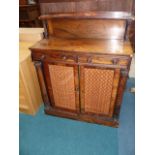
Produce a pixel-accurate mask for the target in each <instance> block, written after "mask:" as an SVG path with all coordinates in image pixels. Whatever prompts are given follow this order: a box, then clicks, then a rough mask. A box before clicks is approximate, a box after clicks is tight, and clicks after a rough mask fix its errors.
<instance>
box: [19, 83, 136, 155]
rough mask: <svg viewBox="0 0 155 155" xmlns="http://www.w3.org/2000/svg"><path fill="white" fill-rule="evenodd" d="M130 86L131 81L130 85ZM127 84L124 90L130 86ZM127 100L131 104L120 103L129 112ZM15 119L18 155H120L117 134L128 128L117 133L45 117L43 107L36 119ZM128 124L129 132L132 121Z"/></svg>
mask: <svg viewBox="0 0 155 155" xmlns="http://www.w3.org/2000/svg"><path fill="white" fill-rule="evenodd" d="M133 82H134V80H132V81H130V83H133ZM130 83H129V86H128V87H130V86H131V84H130ZM130 97H132V98H133V100H130V101H129V100H128V99H124V100H123V102H124V103H125V104H129V106H128V109H126V110H127V111H133V108H132V106H131V107H130V103H129V102H134V97H133V96H130ZM126 98H128V94H126ZM124 109H125V105H124ZM129 113H130V112H129ZM121 115H122V116H121V117H123V116H125V115H126V114H125V113H124V114H123V112H122V111H121ZM129 116H130V114H129ZM123 118H124V117H123ZM19 119H20V123H19V130H20V134H19V138H20V139H19V140H20V150H19V152H20V155H119V154H121V152H123V151H124V150H123V149H120V147H122V146H123V144H122V143H124V142H125V138H124V139H123V138H122V137H121V136H122V135H121V133H122V131H123V128H126V126H128V125H123V127H121V130H120V128H119V129H116V128H111V127H107V126H102V125H97V124H90V123H86V122H80V121H74V120H70V119H65V118H59V117H54V116H48V115H45V114H44V112H43V107H41V108H40V110H39V112H38V113H37V114H36V116H29V115H26V114H22V113H20V115H19ZM127 119H128V120H130V118H127ZM132 119H133V118H132ZM121 120H122V121H121V123H124V124H126V123H127V124H128V122H127V121H126V120H123V119H121ZM130 123H131V124H130V125H131V126H132V128H133V127H134V125H132V121H131V122H130ZM128 130H129V129H128ZM126 132H127V131H126ZM130 134H132V133H130V132H128V133H127V136H130V139H131V141H132V140H133V135H130ZM123 136H126V135H123ZM122 139H123V140H122ZM133 141H134V140H133ZM120 145H122V146H120ZM125 145H127V144H125ZM128 146H129V148H128V150H127V151H128V152H132V150H133V148H134V146H133V145H132V144H129V145H128ZM129 149H130V150H131V151H130V150H129ZM124 155H127V153H126V154H124ZM131 155H133V154H131Z"/></svg>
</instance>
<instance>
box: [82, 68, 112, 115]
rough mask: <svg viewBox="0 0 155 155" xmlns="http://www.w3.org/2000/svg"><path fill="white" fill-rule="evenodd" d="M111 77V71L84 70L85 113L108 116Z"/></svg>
mask: <svg viewBox="0 0 155 155" xmlns="http://www.w3.org/2000/svg"><path fill="white" fill-rule="evenodd" d="M113 77H114V71H113V70H101V69H88V68H85V69H84V79H85V80H84V83H85V87H84V93H85V95H84V102H85V107H84V108H85V111H86V112H92V113H96V114H106V115H108V114H109V110H110V102H111V94H112V85H113Z"/></svg>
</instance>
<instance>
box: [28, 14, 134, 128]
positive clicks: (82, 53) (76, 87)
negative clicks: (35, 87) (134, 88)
mask: <svg viewBox="0 0 155 155" xmlns="http://www.w3.org/2000/svg"><path fill="white" fill-rule="evenodd" d="M40 19H41V20H42V21H43V23H44V36H45V37H44V39H42V40H41V41H39V42H37V43H36V44H35V45H34V46H32V47H31V48H30V49H31V53H32V60H33V61H34V64H35V66H36V70H37V74H38V79H39V83H40V87H41V92H42V97H43V100H44V109H45V113H46V114H50V115H55V116H60V117H66V118H71V119H76V120H82V121H87V122H93V123H98V124H104V125H108V126H112V127H118V125H119V121H118V118H119V112H120V107H121V101H122V96H123V91H124V88H125V84H126V80H127V78H128V72H129V68H130V63H131V58H132V48H131V45H130V42H129V41H128V37H127V27H128V23H129V22H130V21H131V20H132V16H131V14H129V13H127V12H85V13H84V12H83V13H65V14H64V13H63V14H61V13H59V14H48V15H42V16H41V17H40Z"/></svg>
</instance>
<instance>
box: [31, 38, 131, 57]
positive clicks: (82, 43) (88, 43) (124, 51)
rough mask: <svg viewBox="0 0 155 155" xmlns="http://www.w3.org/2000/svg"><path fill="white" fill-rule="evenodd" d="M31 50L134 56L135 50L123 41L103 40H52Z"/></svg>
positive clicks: (42, 42)
mask: <svg viewBox="0 0 155 155" xmlns="http://www.w3.org/2000/svg"><path fill="white" fill-rule="evenodd" d="M31 49H32V50H33V51H34V52H35V51H40V50H42V51H49V52H50V51H51V52H52V50H61V51H66V53H67V52H69V51H72V52H75V53H76V52H77V53H78V52H82V53H99V54H117V55H132V53H133V50H132V47H131V44H130V42H128V41H125V42H124V41H122V40H104V39H103V40H102V39H62V38H50V39H43V40H41V41H39V42H37V43H36V44H35V45H34V46H32V47H31Z"/></svg>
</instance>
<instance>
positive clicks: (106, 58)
mask: <svg viewBox="0 0 155 155" xmlns="http://www.w3.org/2000/svg"><path fill="white" fill-rule="evenodd" d="M45 57H46V59H48V60H49V61H60V62H69V63H79V64H92V65H93V64H94V65H109V66H110V65H111V66H114V65H115V66H128V65H129V62H130V58H129V57H128V56H118V55H117V56H114V55H94V56H88V55H78V54H76V55H75V54H68V53H67V54H66V53H50V54H44V53H41V52H40V53H32V59H33V60H42V59H44V58H45Z"/></svg>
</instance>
